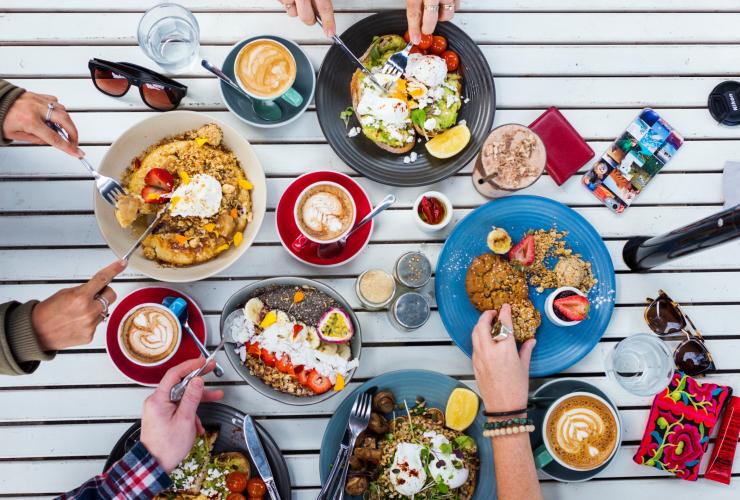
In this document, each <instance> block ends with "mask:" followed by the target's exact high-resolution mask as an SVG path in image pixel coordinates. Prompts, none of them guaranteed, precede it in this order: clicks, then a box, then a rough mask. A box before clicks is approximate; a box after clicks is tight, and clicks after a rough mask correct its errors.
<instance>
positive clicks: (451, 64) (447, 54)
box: [441, 50, 460, 71]
mask: <svg viewBox="0 0 740 500" xmlns="http://www.w3.org/2000/svg"><path fill="white" fill-rule="evenodd" d="M441 57H442V59H444V60H445V63H447V71H455V70H456V69H457V67H458V66H460V57H459V56H458V55H457V52H453V51H451V50H445V51H444V52H442V56H441Z"/></svg>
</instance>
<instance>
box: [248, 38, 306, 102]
mask: <svg viewBox="0 0 740 500" xmlns="http://www.w3.org/2000/svg"><path fill="white" fill-rule="evenodd" d="M296 74H297V66H296V61H295V58H294V57H293V54H292V53H291V52H290V50H288V48H287V47H286V46H285V45H283V44H282V43H280V42H278V41H277V40H273V39H272V38H258V39H257V40H252V41H251V42H249V43H247V44H246V45H244V47H242V48H241V50H240V51H239V54H237V56H236V58H235V60H234V75H235V76H236V81H237V83H238V84H239V87H241V88H242V90H244V92H246V93H247V94H248V95H249V96H250V97H252V98H253V99H257V100H261V101H275V100H277V99H280V100H282V101H285V102H286V103H288V104H289V105H290V106H294V107H299V106H301V105H302V104H303V96H301V94H300V93H299V92H298V91H297V90H296V89H294V88H293V83H294V82H295V79H296Z"/></svg>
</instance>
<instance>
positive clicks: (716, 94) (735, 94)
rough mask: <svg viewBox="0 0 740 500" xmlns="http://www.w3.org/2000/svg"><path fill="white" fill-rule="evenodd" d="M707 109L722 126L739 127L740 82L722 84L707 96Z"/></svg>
mask: <svg viewBox="0 0 740 500" xmlns="http://www.w3.org/2000/svg"><path fill="white" fill-rule="evenodd" d="M707 107H709V112H710V113H711V114H712V118H714V119H715V120H717V121H718V122H719V123H721V124H722V125H740V82H735V81H727V82H722V83H720V84H719V85H717V86H716V87H714V90H712V92H711V93H710V94H709V100H708V101H707Z"/></svg>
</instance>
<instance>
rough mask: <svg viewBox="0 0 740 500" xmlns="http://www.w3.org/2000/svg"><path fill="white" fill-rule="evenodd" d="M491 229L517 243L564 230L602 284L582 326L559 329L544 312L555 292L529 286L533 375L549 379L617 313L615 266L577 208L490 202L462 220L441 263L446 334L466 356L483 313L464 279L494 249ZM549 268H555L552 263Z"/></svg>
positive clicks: (538, 201) (524, 200)
mask: <svg viewBox="0 0 740 500" xmlns="http://www.w3.org/2000/svg"><path fill="white" fill-rule="evenodd" d="M491 226H496V227H501V228H503V229H505V230H506V231H508V232H509V234H510V235H511V238H512V239H513V240H514V242H515V243H516V242H517V241H519V240H520V239H521V238H522V237H523V236H524V234H525V233H526V232H527V231H529V230H530V229H549V228H551V227H556V228H557V229H558V230H561V231H562V230H566V231H568V235H567V236H566V237H565V241H566V242H567V245H568V246H569V247H570V248H572V249H573V252H574V253H579V254H581V256H582V257H583V259H584V260H587V261H589V262H591V269H592V271H593V274H594V277H595V278H596V279H597V280H598V283H597V284H596V285H594V287H593V288H592V289H591V292H590V293H589V294H588V298H589V300H590V301H591V311H590V313H589V316H588V318H586V319H585V320H584V321H582V322H581V323H580V324H578V325H575V326H571V327H559V326H556V325H554V324H553V323H551V322H550V320H548V319H547V317H546V316H545V314H544V312H543V311H544V303H545V299H546V298H547V295H548V294H549V293H550V292H551V291H552V289H546V290H545V291H544V292H543V293H537V292H536V291H535V289H534V287H529V297H530V299H531V300H532V303H533V304H534V305H535V307H536V308H537V310H539V311H540V314H541V315H542V324H541V325H540V327H539V329H538V330H537V346H536V347H535V349H534V353H533V354H532V361H531V364H530V366H529V375H530V376H531V377H545V376H547V375H552V374H554V373H558V372H560V371H563V370H565V369H567V368H569V367H570V366H572V365H574V364H575V363H577V362H578V361H579V360H580V359H581V358H583V357H584V356H585V355H586V354H588V353H589V352H590V351H591V349H593V348H594V346H595V345H596V344H597V343H598V342H599V339H600V338H601V336H602V335H603V334H604V332H605V331H606V327H607V325H608V324H609V319H611V316H612V311H613V310H614V300H615V298H616V283H615V278H614V267H613V266H612V262H611V257H610V256H609V252H608V251H607V249H606V246H605V245H604V242H603V241H602V240H601V237H600V236H599V234H598V233H597V232H596V230H595V229H594V228H593V227H592V226H591V224H589V223H588V221H586V219H584V218H583V217H581V216H580V215H579V214H578V213H576V212H575V211H574V210H572V209H570V208H568V207H567V206H565V205H563V204H562V203H558V202H557V201H553V200H550V199H547V198H541V197H539V196H509V197H507V198H502V199H499V200H494V201H490V202H488V203H486V204H485V205H483V206H481V207H479V208H477V209H476V210H474V211H473V212H471V213H470V214H469V215H468V216H467V217H465V218H464V219H463V220H461V221H460V222H458V223H457V225H456V226H455V229H454V230H453V231H452V233H451V234H450V236H449V238H447V242H446V243H445V245H444V248H442V253H441V254H440V256H439V260H438V261H437V272H436V285H435V286H436V290H435V292H436V293H435V294H436V297H437V305H438V306H439V314H440V316H441V317H442V321H443V323H444V325H445V328H446V329H447V333H448V334H449V335H450V337H451V338H452V340H453V341H454V342H455V344H457V346H458V347H459V348H460V349H462V351H463V352H464V353H465V354H467V355H468V356H471V354H472V351H473V346H472V342H471V339H470V332H472V331H473V327H474V326H475V323H476V322H477V321H478V316H479V315H480V314H479V312H478V311H477V310H476V309H475V307H473V305H472V304H471V303H470V300H469V299H468V294H467V292H466V291H465V275H466V273H467V270H468V266H470V263H471V262H472V261H473V259H474V258H475V257H477V256H478V255H481V254H483V253H486V252H489V251H490V250H489V249H488V246H487V245H486V235H487V234H488V232H489V231H490V230H491ZM549 264H551V265H554V262H552V263H549ZM597 297H598V298H599V303H597V302H596V299H597Z"/></svg>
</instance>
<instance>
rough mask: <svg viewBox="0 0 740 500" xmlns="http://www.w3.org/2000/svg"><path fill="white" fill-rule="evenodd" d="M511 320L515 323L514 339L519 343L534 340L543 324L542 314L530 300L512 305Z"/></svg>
mask: <svg viewBox="0 0 740 500" xmlns="http://www.w3.org/2000/svg"><path fill="white" fill-rule="evenodd" d="M511 319H512V321H513V322H514V338H515V339H516V341H517V342H525V341H527V340H529V339H533V338H534V334H535V333H536V332H537V328H539V326H540V323H542V318H541V317H540V312H539V311H538V310H537V309H536V308H535V307H534V304H532V302H530V301H529V299H527V300H522V301H519V302H514V303H513V304H511Z"/></svg>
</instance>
